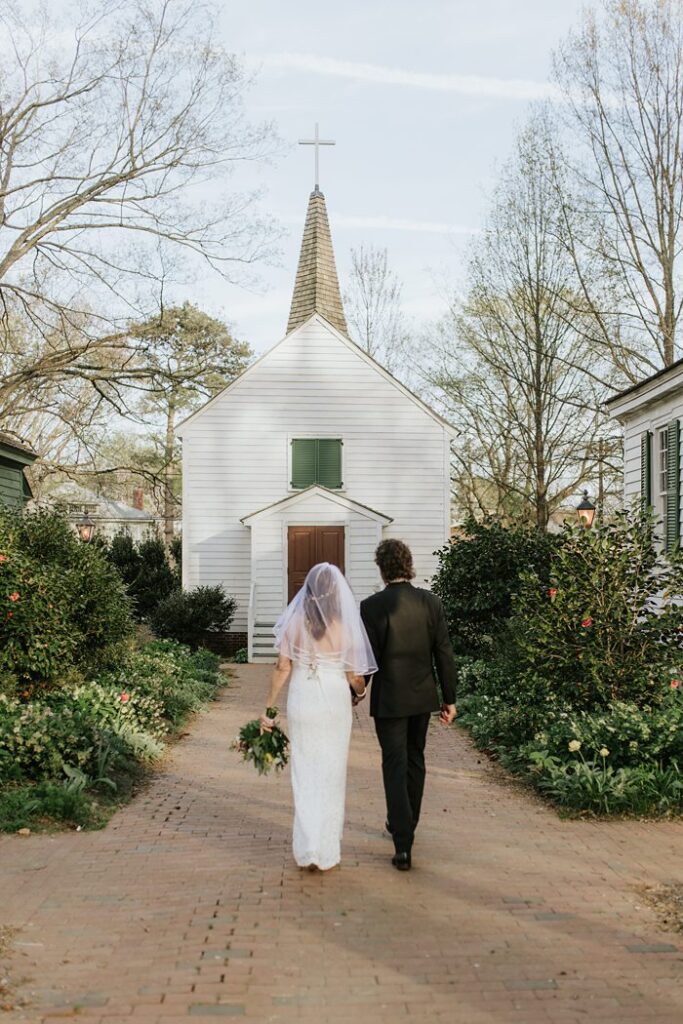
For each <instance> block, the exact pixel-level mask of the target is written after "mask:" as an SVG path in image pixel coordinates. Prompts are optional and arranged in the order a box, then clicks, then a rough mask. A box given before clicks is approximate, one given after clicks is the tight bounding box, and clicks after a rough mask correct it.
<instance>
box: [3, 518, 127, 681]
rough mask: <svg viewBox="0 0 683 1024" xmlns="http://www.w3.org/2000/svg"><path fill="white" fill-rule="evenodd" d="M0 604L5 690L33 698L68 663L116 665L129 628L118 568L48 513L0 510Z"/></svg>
mask: <svg viewBox="0 0 683 1024" xmlns="http://www.w3.org/2000/svg"><path fill="white" fill-rule="evenodd" d="M0 603H1V609H0V679H1V680H2V689H3V691H4V692H6V693H24V694H26V696H30V694H31V693H32V692H33V691H34V690H35V689H36V688H41V687H49V686H53V685H58V684H59V683H60V681H61V679H62V678H63V677H64V676H65V675H67V674H68V673H69V671H70V670H71V669H73V668H83V669H87V670H88V671H93V670H97V669H99V668H106V667H107V666H109V665H112V664H115V663H116V662H117V661H119V660H120V658H121V655H122V652H123V650H124V648H125V646H126V643H127V641H128V638H129V637H130V636H131V633H132V628H133V623H132V620H131V616H130V607H129V602H128V599H127V596H126V593H125V589H124V587H123V585H122V583H121V581H120V579H119V577H118V575H117V573H116V572H115V571H114V569H113V568H112V567H111V566H110V564H109V563H108V562H107V560H106V558H104V556H103V554H102V551H101V550H100V549H99V548H98V547H97V545H95V546H92V545H87V544H83V543H82V542H81V541H80V540H79V539H78V538H77V536H76V534H75V533H74V531H73V530H72V529H71V527H70V526H69V524H68V522H67V521H66V519H65V518H64V517H63V516H62V515H60V514H58V513H55V512H52V511H42V510H41V511H35V512H30V513H29V512H25V511H21V510H14V509H8V508H4V507H0Z"/></svg>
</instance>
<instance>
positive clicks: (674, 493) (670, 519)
mask: <svg viewBox="0 0 683 1024" xmlns="http://www.w3.org/2000/svg"><path fill="white" fill-rule="evenodd" d="M666 449H667V451H666V524H665V525H666V529H665V532H666V550H667V551H675V550H676V548H677V547H678V543H679V537H680V529H681V443H680V427H679V423H678V420H671V422H670V423H668V424H667V428H666Z"/></svg>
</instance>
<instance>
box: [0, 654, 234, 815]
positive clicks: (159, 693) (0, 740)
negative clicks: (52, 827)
mask: <svg viewBox="0 0 683 1024" xmlns="http://www.w3.org/2000/svg"><path fill="white" fill-rule="evenodd" d="M222 682H223V677H222V676H221V675H220V674H219V673H218V659H217V658H216V656H215V655H212V654H210V653H209V652H199V653H197V654H192V652H190V651H189V650H188V649H187V648H183V647H181V646H180V645H179V644H172V643H152V644H148V645H146V646H145V647H144V648H143V649H142V650H141V651H139V652H136V653H134V654H131V655H129V656H128V657H127V658H126V659H125V661H124V663H123V665H122V667H121V669H120V670H119V673H117V674H112V673H110V674H108V675H103V676H101V677H100V679H99V680H96V681H90V682H83V680H82V679H79V678H78V677H73V678H72V679H71V680H69V682H68V685H64V686H62V687H60V688H55V689H52V690H50V691H41V692H40V693H38V694H36V695H34V696H33V697H32V698H30V699H26V698H20V697H18V696H9V695H7V694H0V779H1V780H2V781H3V783H5V785H7V784H8V783H11V784H13V785H14V787H16V786H21V785H23V786H24V787H25V785H26V784H27V783H35V782H43V781H50V782H55V783H61V784H64V785H67V786H71V787H72V788H73V786H74V781H75V782H79V780H80V784H82V786H85V787H87V786H90V787H92V786H95V787H96V788H97V787H98V786H101V785H103V784H106V785H107V786H108V787H109V788H111V789H115V788H116V787H117V786H119V784H120V783H121V781H122V779H124V778H125V777H126V776H127V775H128V776H130V775H131V774H134V773H135V772H136V771H137V766H138V765H139V764H140V762H144V761H147V760H150V759H153V758H155V757H158V756H159V754H160V753H161V751H162V749H163V744H162V740H163V739H164V738H165V737H166V736H167V735H168V733H169V731H170V729H171V728H172V727H173V726H175V725H177V724H178V723H179V722H180V721H181V720H182V718H183V717H184V715H186V714H187V711H188V710H189V709H190V708H192V709H194V708H196V707H199V706H200V704H201V703H202V702H203V701H206V700H207V699H210V698H211V697H213V696H214V695H215V693H216V690H217V688H218V686H219V685H221V683H222ZM178 695H179V696H178ZM181 709H185V710H184V711H181ZM10 788H11V787H10ZM48 788H49V787H48ZM45 792H46V793H48V790H47V789H46V790H45ZM50 794H51V795H50ZM6 795H7V794H5V792H4V790H1V789H0V807H1V806H2V801H3V799H4V798H5V796H6ZM34 795H35V794H34ZM48 795H50V800H51V801H53V803H54V800H53V797H54V793H53V792H52V790H49V794H48ZM29 796H30V794H29ZM7 799H8V801H9V803H8V807H10V808H11V814H10V812H9V811H8V814H9V819H8V820H12V821H14V820H15V817H16V812H17V804H16V800H15V799H14V798H13V797H12V795H11V794H9V795H8V796H7ZM32 799H33V798H32V797H31V798H30V799H29V797H27V798H26V801H25V802H26V807H27V808H29V807H30V806H32V804H31V800H32ZM46 799H47V797H46ZM40 806H41V807H42V804H41V805H40ZM69 806H71V805H69ZM79 806H82V807H84V806H85V804H83V805H80V804H79ZM26 813H27V814H28V810H27V812H26ZM31 813H33V812H31ZM2 827H6V826H3V819H2V814H1V813H0V829H1V828H2Z"/></svg>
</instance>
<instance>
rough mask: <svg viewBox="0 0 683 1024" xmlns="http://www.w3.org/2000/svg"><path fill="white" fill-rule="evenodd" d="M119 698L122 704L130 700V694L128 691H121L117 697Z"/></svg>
mask: <svg viewBox="0 0 683 1024" xmlns="http://www.w3.org/2000/svg"><path fill="white" fill-rule="evenodd" d="M119 700H120V701H121V703H122V704H127V703H128V701H129V700H130V694H129V693H122V694H121V695H120V697H119Z"/></svg>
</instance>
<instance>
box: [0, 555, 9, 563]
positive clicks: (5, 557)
mask: <svg viewBox="0 0 683 1024" xmlns="http://www.w3.org/2000/svg"><path fill="white" fill-rule="evenodd" d="M0 562H9V556H8V555H0Z"/></svg>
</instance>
